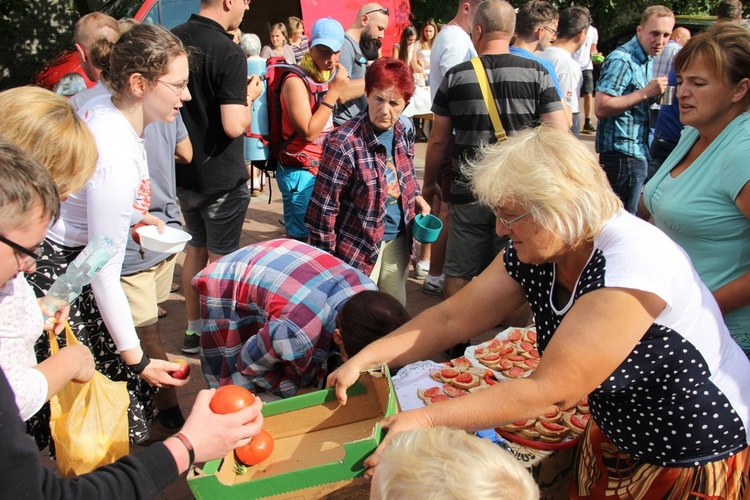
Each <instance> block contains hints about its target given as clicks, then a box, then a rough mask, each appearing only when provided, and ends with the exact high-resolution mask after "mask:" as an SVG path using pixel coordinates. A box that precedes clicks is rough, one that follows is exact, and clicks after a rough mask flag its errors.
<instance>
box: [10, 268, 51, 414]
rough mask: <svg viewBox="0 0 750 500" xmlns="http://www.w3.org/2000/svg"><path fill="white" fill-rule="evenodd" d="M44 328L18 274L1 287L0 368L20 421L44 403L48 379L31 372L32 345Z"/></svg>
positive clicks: (28, 289)
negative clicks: (9, 388)
mask: <svg viewBox="0 0 750 500" xmlns="http://www.w3.org/2000/svg"><path fill="white" fill-rule="evenodd" d="M43 327H44V319H43V318H42V311H41V309H39V303H38V302H37V300H36V296H35V295H34V290H33V289H32V288H31V286H30V285H29V284H28V283H27V282H26V278H25V277H24V275H23V273H18V275H17V276H16V277H15V278H13V279H12V280H10V281H8V282H7V283H5V285H3V286H2V287H0V366H2V368H3V372H5V376H6V377H8V383H9V384H10V387H11V388H12V389H13V394H14V395H15V397H16V405H17V406H18V410H19V412H20V414H21V418H22V419H23V420H28V419H29V418H31V417H33V416H34V414H35V413H36V412H38V411H39V409H40V408H41V407H42V405H43V404H44V403H45V401H47V389H48V385H47V379H46V378H45V377H44V375H43V374H42V372H40V371H39V370H36V369H35V368H34V367H35V366H36V364H37V363H36V355H35V354H34V344H35V343H36V341H37V339H38V338H39V335H40V334H42V328H43ZM43 335H47V333H43ZM3 410H8V408H4V409H3Z"/></svg>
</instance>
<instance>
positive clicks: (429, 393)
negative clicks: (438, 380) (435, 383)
mask: <svg viewBox="0 0 750 500" xmlns="http://www.w3.org/2000/svg"><path fill="white" fill-rule="evenodd" d="M440 394H442V393H441V392H440V387H430V388H429V389H427V390H426V391H424V395H425V397H427V398H433V397H435V396H438V395H440Z"/></svg>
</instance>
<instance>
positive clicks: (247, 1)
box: [242, 0, 250, 5]
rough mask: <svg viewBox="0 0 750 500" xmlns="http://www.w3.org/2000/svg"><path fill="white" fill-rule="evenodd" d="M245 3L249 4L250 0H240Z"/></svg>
mask: <svg viewBox="0 0 750 500" xmlns="http://www.w3.org/2000/svg"><path fill="white" fill-rule="evenodd" d="M242 2H243V3H244V4H245V5H250V0H242Z"/></svg>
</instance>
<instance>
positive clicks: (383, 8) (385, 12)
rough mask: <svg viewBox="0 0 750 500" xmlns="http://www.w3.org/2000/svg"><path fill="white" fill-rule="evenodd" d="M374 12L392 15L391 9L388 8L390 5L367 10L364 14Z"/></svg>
mask: <svg viewBox="0 0 750 500" xmlns="http://www.w3.org/2000/svg"><path fill="white" fill-rule="evenodd" d="M373 12H382V13H383V14H385V15H386V16H390V15H391V11H390V10H388V7H381V8H379V9H373V10H371V11H368V12H365V13H364V15H365V16H366V15H367V14H372V13H373Z"/></svg>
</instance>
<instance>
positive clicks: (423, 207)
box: [414, 196, 432, 215]
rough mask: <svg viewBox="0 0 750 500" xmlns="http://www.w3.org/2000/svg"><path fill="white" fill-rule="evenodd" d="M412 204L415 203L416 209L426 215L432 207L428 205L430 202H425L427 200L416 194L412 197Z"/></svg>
mask: <svg viewBox="0 0 750 500" xmlns="http://www.w3.org/2000/svg"><path fill="white" fill-rule="evenodd" d="M414 204H415V205H416V209H417V210H418V211H419V212H420V213H421V214H422V215H427V214H429V213H430V212H431V211H432V208H431V207H430V204H429V203H427V200H425V199H424V198H422V197H421V196H417V197H416V198H414Z"/></svg>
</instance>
